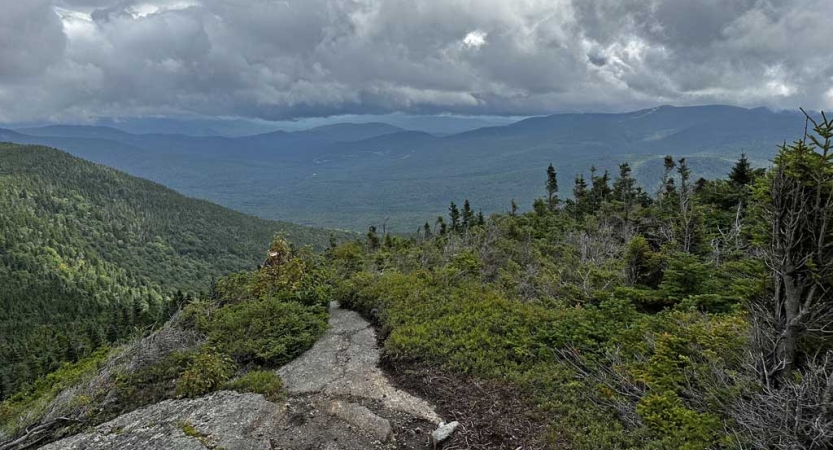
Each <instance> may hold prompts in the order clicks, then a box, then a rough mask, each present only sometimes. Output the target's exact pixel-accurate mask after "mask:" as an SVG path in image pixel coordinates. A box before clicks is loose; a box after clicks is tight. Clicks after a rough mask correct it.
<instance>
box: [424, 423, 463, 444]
mask: <svg viewBox="0 0 833 450" xmlns="http://www.w3.org/2000/svg"><path fill="white" fill-rule="evenodd" d="M458 426H460V423H459V422H457V421H456V420H455V421H454V422H449V423H445V424H443V423H441V424H440V426H439V427H438V428H437V429H436V430H434V431H433V432H432V433H431V442H432V443H433V444H434V447H435V448H436V447H437V444H439V443H440V442H442V441H444V440H446V439H448V437H449V436H451V434H452V433H454V430H456V429H457V427H458Z"/></svg>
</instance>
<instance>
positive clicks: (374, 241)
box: [367, 225, 379, 251]
mask: <svg viewBox="0 0 833 450" xmlns="http://www.w3.org/2000/svg"><path fill="white" fill-rule="evenodd" d="M367 248H368V250H370V251H374V250H376V249H378V248H379V236H378V235H377V234H376V227H375V226H374V225H371V226H370V229H368V231H367Z"/></svg>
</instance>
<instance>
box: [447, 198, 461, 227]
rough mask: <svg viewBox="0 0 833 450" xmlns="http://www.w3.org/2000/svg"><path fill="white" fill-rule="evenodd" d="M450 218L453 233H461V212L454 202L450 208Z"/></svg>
mask: <svg viewBox="0 0 833 450" xmlns="http://www.w3.org/2000/svg"><path fill="white" fill-rule="evenodd" d="M448 217H449V219H451V232H452V233H456V232H458V231H460V210H459V209H457V205H456V204H455V203H454V202H451V205H450V206H449V207H448Z"/></svg>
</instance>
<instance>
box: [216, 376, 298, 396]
mask: <svg viewBox="0 0 833 450" xmlns="http://www.w3.org/2000/svg"><path fill="white" fill-rule="evenodd" d="M225 388H226V389H230V390H232V391H237V392H253V393H255V394H263V396H264V397H266V399H267V400H270V401H278V400H280V399H282V398H283V397H284V394H285V392H284V390H283V381H281V379H280V377H279V376H278V375H277V374H276V373H275V372H273V371H270V370H253V371H251V372H249V373H247V374H245V375H243V376H241V377H240V378H236V379H234V380H231V381H229V382H228V383H226V385H225Z"/></svg>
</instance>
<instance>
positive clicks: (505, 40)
mask: <svg viewBox="0 0 833 450" xmlns="http://www.w3.org/2000/svg"><path fill="white" fill-rule="evenodd" d="M831 14H833V2H830V1H829V0H737V1H732V2H726V1H724V0H572V1H570V0H526V1H523V2H518V1H511V0H478V1H462V0H286V1H280V0H122V1H119V0H27V1H25V2H24V1H20V0H0V122H14V121H27V120H85V119H93V118H96V117H102V116H116V117H118V116H123V117H125V116H145V115H208V116H220V115H222V116H240V117H256V118H264V119H286V118H295V117H311V116H326V115H334V114H362V113H385V112H390V111H406V112H411V113H437V112H450V113H459V114H519V115H530V114H542V113H547V112H553V111H570V110H625V109H631V108H639V107H646V106H653V105H656V104H659V103H672V104H700V103H730V104H737V105H744V106H758V105H766V106H771V107H775V108H795V107H797V106H805V107H808V108H814V109H817V108H830V107H832V106H833V51H831V49H830V41H829V39H828V38H827V36H828V34H829V33H828V32H827V29H828V24H827V23H826V18H827V17H830V15H831Z"/></svg>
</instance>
